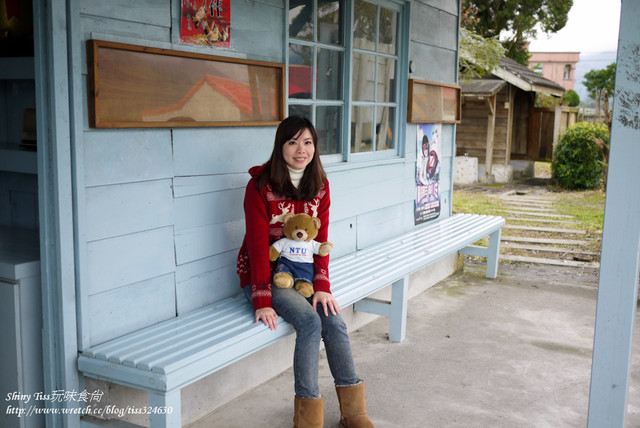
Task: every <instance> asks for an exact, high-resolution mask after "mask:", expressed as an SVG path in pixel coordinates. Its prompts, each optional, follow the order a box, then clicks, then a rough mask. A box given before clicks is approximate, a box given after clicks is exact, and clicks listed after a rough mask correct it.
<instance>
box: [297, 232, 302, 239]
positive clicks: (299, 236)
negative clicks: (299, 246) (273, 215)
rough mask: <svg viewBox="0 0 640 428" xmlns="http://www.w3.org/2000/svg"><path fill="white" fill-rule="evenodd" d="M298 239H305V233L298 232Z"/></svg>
mask: <svg viewBox="0 0 640 428" xmlns="http://www.w3.org/2000/svg"><path fill="white" fill-rule="evenodd" d="M296 237H297V238H298V239H302V238H304V233H302V232H298V233H296Z"/></svg>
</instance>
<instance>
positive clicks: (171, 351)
mask: <svg viewBox="0 0 640 428" xmlns="http://www.w3.org/2000/svg"><path fill="white" fill-rule="evenodd" d="M504 223H505V221H504V219H503V218H502V217H495V216H480V215H472V214H457V215H454V216H452V217H449V218H446V219H443V220H440V221H436V222H433V223H429V224H427V225H425V226H423V227H419V228H416V229H415V230H414V231H411V232H410V233H406V234H403V235H401V236H398V237H396V238H393V239H391V240H388V241H385V242H382V243H380V244H378V245H375V246H372V247H371V248H369V249H364V250H360V251H358V252H356V253H353V254H351V255H347V256H345V257H341V258H339V259H336V260H332V261H331V265H330V274H331V278H332V280H331V282H332V292H333V294H334V296H335V298H336V300H337V301H338V303H339V304H340V306H341V307H346V306H348V305H351V304H354V309H355V310H356V311H361V312H369V313H374V314H378V315H384V316H387V317H389V318H390V329H389V330H390V331H389V338H390V340H392V341H402V340H403V339H404V337H405V329H406V316H407V300H408V285H409V275H410V274H411V273H413V272H415V271H417V270H420V269H421V268H423V267H425V266H427V265H429V264H431V263H433V262H435V261H437V260H439V259H441V258H443V257H445V256H447V255H449V254H452V253H455V252H457V251H459V252H460V253H463V254H469V255H474V256H481V257H486V258H487V270H486V276H487V278H495V277H496V276H497V273H498V253H499V249H500V232H501V229H502V226H503V225H504ZM485 236H489V237H490V238H489V246H488V247H478V246H473V245H471V244H472V243H474V242H476V241H478V240H479V239H482V238H484V237H485ZM389 284H392V292H391V302H381V301H379V300H373V299H369V298H368V296H370V295H371V294H372V293H374V292H376V291H378V290H381V289H382V288H384V287H386V286H388V285H389ZM293 332H294V330H293V327H292V326H291V325H289V324H287V323H286V322H285V321H284V320H282V319H279V320H278V329H277V330H275V331H271V330H269V329H268V328H266V327H265V326H264V325H263V324H262V323H259V324H257V323H255V322H254V313H253V309H252V308H251V305H250V304H249V303H248V302H247V300H246V299H245V297H244V295H242V293H240V294H238V295H236V296H235V297H231V298H228V299H224V300H222V301H220V302H217V303H215V304H212V305H209V306H206V307H203V308H201V309H198V310H194V311H192V312H189V313H186V314H184V315H180V316H178V317H176V318H172V319H170V320H167V321H164V322H161V323H159V324H156V325H153V326H150V327H147V328H145V329H143V330H140V331H137V332H134V333H131V334H127V335H125V336H122V337H119V338H117V339H113V340H111V341H109V342H106V343H103V344H100V345H97V346H94V347H92V348H91V349H87V350H85V351H83V352H82V353H81V354H80V356H79V358H78V369H79V371H80V372H82V373H84V375H86V376H88V377H92V378H96V379H101V380H106V381H109V382H114V383H118V384H121V385H126V386H129V387H133V388H137V389H142V390H146V391H148V393H149V406H150V408H152V409H159V411H158V412H157V413H155V414H151V415H150V421H151V427H152V428H156V427H179V426H181V411H180V390H181V389H182V388H183V387H185V386H187V385H189V384H191V383H193V382H195V381H197V380H198V379H201V378H203V377H205V376H207V375H209V374H211V373H214V372H216V371H218V370H220V369H222V368H223V367H225V366H227V365H229V364H231V363H233V362H235V361H238V360H240V359H242V358H244V357H246V356H248V355H250V354H252V353H254V352H256V351H258V350H260V349H262V348H264V347H266V346H269V345H270V344H272V343H274V342H276V341H278V340H279V339H281V338H283V337H285V336H287V335H289V334H291V333H293ZM165 409H166V410H167V411H164V410H165ZM87 425H89V424H87ZM89 426H90V425H89Z"/></svg>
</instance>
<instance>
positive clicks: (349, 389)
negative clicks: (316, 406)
mask: <svg viewBox="0 0 640 428" xmlns="http://www.w3.org/2000/svg"><path fill="white" fill-rule="evenodd" d="M336 392H337V393H338V402H339V403H340V415H341V416H340V426H342V427H344V428H374V427H373V424H372V423H371V420H370V419H369V417H368V416H367V403H366V401H365V398H364V382H362V381H360V383H357V384H355V385H352V386H336Z"/></svg>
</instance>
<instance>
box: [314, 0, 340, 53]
mask: <svg viewBox="0 0 640 428" xmlns="http://www.w3.org/2000/svg"><path fill="white" fill-rule="evenodd" d="M342 4H343V2H342V1H335V0H318V41H319V42H321V43H327V44H331V45H337V46H342V45H343V44H344V42H343V40H342V33H343V31H342V19H343V11H344V9H343V7H342Z"/></svg>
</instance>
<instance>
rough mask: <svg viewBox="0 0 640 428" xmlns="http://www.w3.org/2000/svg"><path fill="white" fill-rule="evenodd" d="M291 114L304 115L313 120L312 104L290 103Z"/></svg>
mask: <svg viewBox="0 0 640 428" xmlns="http://www.w3.org/2000/svg"><path fill="white" fill-rule="evenodd" d="M289 116H302V117H306V118H307V119H309V120H311V106H297V105H289Z"/></svg>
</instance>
